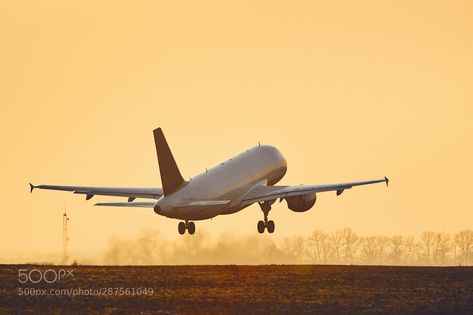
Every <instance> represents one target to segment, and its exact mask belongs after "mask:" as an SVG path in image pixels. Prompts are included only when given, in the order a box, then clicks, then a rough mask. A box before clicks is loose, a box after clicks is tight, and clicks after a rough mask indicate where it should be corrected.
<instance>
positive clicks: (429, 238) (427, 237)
mask: <svg viewBox="0 0 473 315" xmlns="http://www.w3.org/2000/svg"><path fill="white" fill-rule="evenodd" d="M434 237H435V232H432V231H426V232H424V233H422V234H421V236H420V239H421V241H422V245H423V247H424V251H425V256H426V258H427V264H428V265H430V258H431V255H432V247H433V244H434Z"/></svg>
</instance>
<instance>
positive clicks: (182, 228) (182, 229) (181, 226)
mask: <svg viewBox="0 0 473 315" xmlns="http://www.w3.org/2000/svg"><path fill="white" fill-rule="evenodd" d="M177 230H178V231H179V234H181V235H182V234H184V233H186V224H185V223H184V222H179V224H178V225H177Z"/></svg>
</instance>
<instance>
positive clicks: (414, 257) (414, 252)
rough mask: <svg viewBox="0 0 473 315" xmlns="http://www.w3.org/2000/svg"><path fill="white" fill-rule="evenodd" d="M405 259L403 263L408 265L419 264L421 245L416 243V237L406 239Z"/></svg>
mask: <svg viewBox="0 0 473 315" xmlns="http://www.w3.org/2000/svg"><path fill="white" fill-rule="evenodd" d="M404 250H405V254H404V259H403V262H404V263H405V264H408V265H415V264H419V262H420V257H419V252H420V244H419V243H418V242H417V241H416V239H415V237H414V236H407V237H405V238H404Z"/></svg>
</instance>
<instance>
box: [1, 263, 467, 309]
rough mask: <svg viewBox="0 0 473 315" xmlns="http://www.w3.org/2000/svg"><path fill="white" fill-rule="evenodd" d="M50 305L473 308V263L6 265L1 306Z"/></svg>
mask: <svg viewBox="0 0 473 315" xmlns="http://www.w3.org/2000/svg"><path fill="white" fill-rule="evenodd" d="M48 269H52V270H49V271H46V270H48ZM62 269H68V270H72V275H70V274H69V275H66V273H67V272H66V271H61V270H62ZM58 275H61V279H56V276H58ZM41 277H44V278H46V280H48V281H49V282H52V283H49V284H48V283H46V282H45V279H41ZM19 281H22V282H25V283H24V284H21V283H19ZM32 281H33V282H37V281H39V282H38V283H36V284H34V283H32ZM79 288H81V290H82V292H80V291H78V289H79ZM62 289H65V290H62ZM74 289H75V290H76V292H75V293H74V294H75V295H76V296H74V297H73V296H71V294H72V290H74ZM87 289H95V294H99V291H101V292H100V293H101V296H96V295H92V294H94V292H93V290H89V291H86V290H87ZM66 290H71V291H68V292H69V293H64V292H65V291H66ZM20 291H22V293H21V294H22V295H20ZM51 292H55V293H54V294H55V295H52V294H51ZM31 294H33V295H31ZM35 294H36V295H38V296H34V295H35ZM67 294H69V295H67ZM46 312H47V313H96V314H103V313H109V314H110V313H120V314H122V313H143V314H151V313H162V314H199V313H222V314H242V313H243V314H245V313H251V314H255V313H285V314H287V313H292V314H304V313H332V314H339V313H357V314H360V313H367V314H370V313H391V314H399V313H416V314H417V313H424V314H432V313H449V314H473V267H385V266H312V265H300V266H299V265H265V266H234V265H230V266H124V267H119V266H112V267H110V266H45V265H0V313H1V314H12V313H46Z"/></svg>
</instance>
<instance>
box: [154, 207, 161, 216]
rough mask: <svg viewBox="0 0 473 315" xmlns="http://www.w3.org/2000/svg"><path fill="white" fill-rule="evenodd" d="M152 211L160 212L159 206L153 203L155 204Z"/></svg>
mask: <svg viewBox="0 0 473 315" xmlns="http://www.w3.org/2000/svg"><path fill="white" fill-rule="evenodd" d="M154 212H155V213H156V214H160V213H161V207H160V206H158V205H155V206H154Z"/></svg>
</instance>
